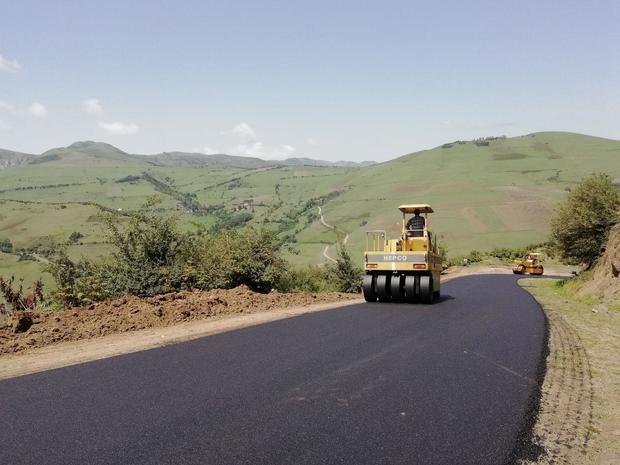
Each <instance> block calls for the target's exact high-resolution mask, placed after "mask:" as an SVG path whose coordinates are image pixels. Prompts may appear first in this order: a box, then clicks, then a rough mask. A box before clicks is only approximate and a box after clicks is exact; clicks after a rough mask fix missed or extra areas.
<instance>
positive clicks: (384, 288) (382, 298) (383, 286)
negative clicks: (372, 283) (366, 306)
mask: <svg viewBox="0 0 620 465" xmlns="http://www.w3.org/2000/svg"><path fill="white" fill-rule="evenodd" d="M389 278H390V277H389V276H387V275H384V274H380V275H379V276H377V284H376V286H377V287H376V290H377V296H378V297H379V302H388V301H389V300H390V295H389V294H388V291H389V285H390V279H389Z"/></svg>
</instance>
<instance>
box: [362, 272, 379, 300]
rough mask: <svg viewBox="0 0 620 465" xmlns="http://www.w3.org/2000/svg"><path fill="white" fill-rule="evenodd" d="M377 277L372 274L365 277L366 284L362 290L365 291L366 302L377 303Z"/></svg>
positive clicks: (364, 283) (363, 284)
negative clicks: (375, 282)
mask: <svg viewBox="0 0 620 465" xmlns="http://www.w3.org/2000/svg"><path fill="white" fill-rule="evenodd" d="M374 281H375V277H374V276H373V275H371V274H367V275H364V282H363V283H362V289H363V291H364V299H365V300H366V302H376V301H377V293H376V292H375V286H374Z"/></svg>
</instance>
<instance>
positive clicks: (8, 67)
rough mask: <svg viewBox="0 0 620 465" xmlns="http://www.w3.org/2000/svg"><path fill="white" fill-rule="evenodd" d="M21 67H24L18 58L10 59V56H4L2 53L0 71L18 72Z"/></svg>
mask: <svg viewBox="0 0 620 465" xmlns="http://www.w3.org/2000/svg"><path fill="white" fill-rule="evenodd" d="M20 69H22V65H20V64H19V63H18V62H17V60H9V59H8V58H4V57H3V56H2V55H0V71H4V72H6V73H16V72H18V71H19V70H20Z"/></svg>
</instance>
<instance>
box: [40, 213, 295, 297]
mask: <svg viewBox="0 0 620 465" xmlns="http://www.w3.org/2000/svg"><path fill="white" fill-rule="evenodd" d="M106 225H107V227H108V230H109V234H108V235H109V242H110V243H111V244H112V246H113V247H114V251H113V252H112V253H111V254H110V255H109V256H108V258H107V259H105V260H102V261H92V260H88V259H81V260H79V261H77V262H74V261H72V260H71V259H70V258H69V257H68V256H67V254H66V251H64V250H62V251H61V252H60V253H59V254H58V256H57V257H56V258H55V259H54V260H53V261H52V262H51V263H50V264H49V265H48V266H47V271H48V272H49V273H50V274H51V275H52V276H53V278H54V279H55V281H56V283H57V290H56V291H55V293H54V297H55V299H56V300H57V301H58V302H60V303H62V304H63V305H67V306H77V305H83V304H88V303H91V302H96V301H99V300H103V299H105V298H109V297H113V296H118V295H123V294H133V295H137V296H152V295H155V294H160V293H164V292H171V291H178V290H182V289H214V288H230V287H235V286H238V285H241V284H245V285H247V286H249V287H250V288H252V289H253V290H256V291H259V292H269V291H270V290H271V289H272V288H273V287H274V286H275V285H276V284H277V283H278V282H279V280H280V278H281V276H282V273H283V272H284V270H285V262H284V260H283V259H282V258H281V256H280V252H279V250H278V246H277V241H276V239H275V236H274V235H273V234H272V233H270V232H268V231H255V230H254V229H251V228H247V229H244V230H235V231H222V232H220V233H218V234H214V235H208V234H205V235H203V236H201V237H196V236H194V235H192V234H189V233H181V232H180V231H179V230H178V228H177V223H176V220H175V219H174V218H164V217H161V216H158V215H156V214H154V213H137V214H133V215H132V217H131V220H130V222H129V224H128V225H126V226H125V227H123V228H121V227H120V226H119V224H118V223H117V222H116V220H115V218H114V217H112V216H108V217H107V219H106Z"/></svg>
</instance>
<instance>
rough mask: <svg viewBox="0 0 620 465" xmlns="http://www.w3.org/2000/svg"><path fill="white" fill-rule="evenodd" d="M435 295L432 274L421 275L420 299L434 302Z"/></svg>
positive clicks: (430, 302)
mask: <svg viewBox="0 0 620 465" xmlns="http://www.w3.org/2000/svg"><path fill="white" fill-rule="evenodd" d="M433 297H434V295H433V279H432V278H431V277H430V276H420V301H421V302H422V303H425V304H432V303H433Z"/></svg>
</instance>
